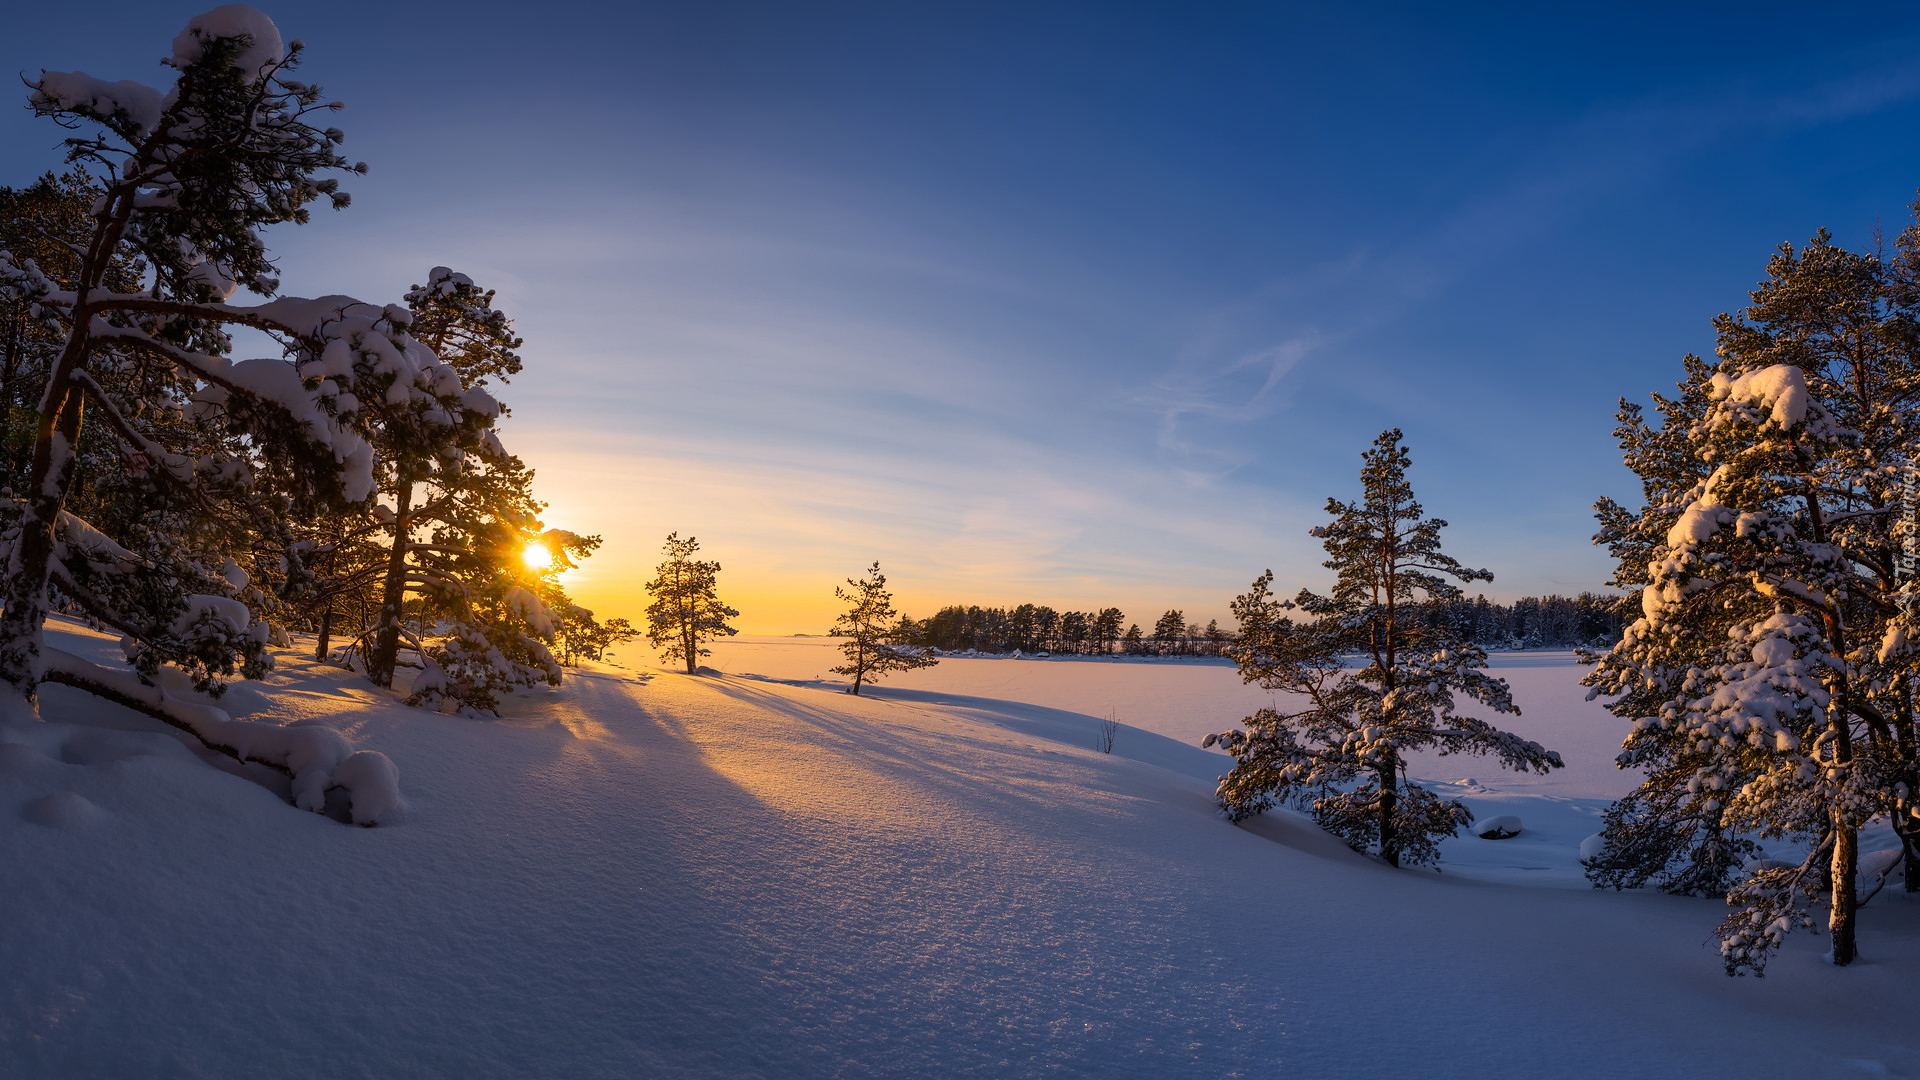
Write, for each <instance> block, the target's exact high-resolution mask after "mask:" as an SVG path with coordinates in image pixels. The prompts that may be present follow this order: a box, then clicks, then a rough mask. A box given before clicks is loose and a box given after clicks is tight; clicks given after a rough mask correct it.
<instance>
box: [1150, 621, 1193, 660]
mask: <svg viewBox="0 0 1920 1080" xmlns="http://www.w3.org/2000/svg"><path fill="white" fill-rule="evenodd" d="M1186 636H1187V616H1186V615H1185V614H1184V613H1182V612H1179V611H1169V612H1167V613H1166V614H1164V615H1162V616H1160V621H1158V622H1156V623H1154V624H1153V647H1154V651H1156V652H1158V653H1159V654H1160V655H1161V656H1172V655H1174V654H1175V653H1178V652H1184V651H1185V650H1184V649H1182V648H1181V646H1182V645H1184V644H1185V642H1186Z"/></svg>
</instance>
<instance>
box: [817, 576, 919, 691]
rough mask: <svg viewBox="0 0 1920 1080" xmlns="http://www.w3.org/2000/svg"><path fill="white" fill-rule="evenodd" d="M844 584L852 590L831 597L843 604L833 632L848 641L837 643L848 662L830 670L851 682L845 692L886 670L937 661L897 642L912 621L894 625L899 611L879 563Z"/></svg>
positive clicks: (857, 689)
mask: <svg viewBox="0 0 1920 1080" xmlns="http://www.w3.org/2000/svg"><path fill="white" fill-rule="evenodd" d="M847 584H848V585H849V586H851V588H847V589H841V588H836V589H834V590H833V595H835V596H837V597H839V598H840V599H841V600H843V601H845V602H846V604H847V610H846V611H845V612H843V613H841V615H840V617H839V618H838V619H835V620H834V623H833V630H832V633H833V634H835V635H836V636H839V637H844V638H846V639H847V640H846V641H844V642H842V643H841V644H840V651H841V652H843V653H845V654H846V656H847V662H846V664H844V665H842V666H841V667H837V668H833V669H831V670H832V671H833V673H834V674H835V675H845V676H846V677H847V678H849V679H852V680H853V685H852V686H849V687H847V693H849V694H858V693H859V692H860V687H861V685H862V684H864V683H868V682H872V681H874V680H876V679H878V678H879V677H880V676H881V675H884V674H886V673H887V672H889V671H912V670H913V669H915V668H924V667H932V666H933V665H935V664H937V663H939V662H940V661H938V660H935V659H934V658H933V657H931V656H928V655H926V653H925V652H923V651H922V650H920V649H918V648H915V647H914V646H912V645H909V644H906V643H903V642H901V641H900V640H899V638H898V636H897V635H898V633H899V631H900V630H901V628H902V626H903V624H905V623H910V622H911V620H902V621H901V622H895V620H896V619H898V618H899V612H897V611H894V610H893V594H892V593H890V592H888V591H887V576H886V575H885V574H882V573H881V572H880V563H879V562H878V561H875V562H874V564H873V565H872V566H870V567H868V568H867V576H866V577H864V578H848V579H847Z"/></svg>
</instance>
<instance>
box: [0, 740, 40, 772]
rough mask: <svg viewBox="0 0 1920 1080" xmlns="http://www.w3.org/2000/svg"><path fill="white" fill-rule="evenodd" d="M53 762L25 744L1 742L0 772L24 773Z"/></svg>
mask: <svg viewBox="0 0 1920 1080" xmlns="http://www.w3.org/2000/svg"><path fill="white" fill-rule="evenodd" d="M51 760H53V759H51V758H49V757H47V755H45V754H43V753H41V752H40V751H38V750H35V749H34V748H33V747H31V746H27V745H25V744H23V743H16V742H0V772H8V773H23V772H26V771H28V770H29V769H34V768H38V767H39V766H41V765H45V764H47V763H48V762H49V761H51Z"/></svg>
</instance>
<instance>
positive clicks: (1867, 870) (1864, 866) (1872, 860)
mask: <svg viewBox="0 0 1920 1080" xmlns="http://www.w3.org/2000/svg"><path fill="white" fill-rule="evenodd" d="M1902 854H1904V852H1902V851H1901V850H1900V849H1899V848H1884V849H1882V850H1880V851H1869V852H1867V853H1866V854H1865V855H1862V856H1860V879H1861V880H1862V881H1872V880H1874V879H1876V878H1883V877H1886V876H1888V875H1889V874H1892V873H1893V871H1894V870H1895V869H1896V868H1897V867H1898V866H1899V865H1900V856H1901V855H1902Z"/></svg>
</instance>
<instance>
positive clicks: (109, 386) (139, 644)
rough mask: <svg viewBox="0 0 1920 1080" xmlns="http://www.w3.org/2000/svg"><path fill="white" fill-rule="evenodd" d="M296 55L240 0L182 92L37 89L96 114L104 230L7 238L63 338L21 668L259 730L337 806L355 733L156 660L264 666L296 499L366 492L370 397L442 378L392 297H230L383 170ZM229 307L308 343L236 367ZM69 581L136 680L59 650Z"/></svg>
mask: <svg viewBox="0 0 1920 1080" xmlns="http://www.w3.org/2000/svg"><path fill="white" fill-rule="evenodd" d="M298 53H299V45H298V43H295V44H294V45H293V46H292V47H290V48H288V49H286V50H282V48H281V47H280V40H279V33H278V31H277V30H276V29H275V28H274V26H273V24H272V23H271V22H270V21H269V20H267V19H266V17H265V16H263V15H261V14H260V13H259V12H257V11H254V10H253V9H251V8H247V7H244V6H241V5H231V6H228V7H224V8H220V9H217V10H216V11H213V12H209V13H207V14H206V15H202V16H198V17H196V18H195V19H193V20H192V21H191V22H189V24H188V28H187V30H186V31H185V32H183V33H182V34H181V35H180V36H179V37H178V38H176V39H175V42H174V52H173V56H172V57H171V59H169V60H168V61H166V63H168V64H169V66H171V67H173V68H174V69H175V70H176V71H177V73H178V75H177V79H176V81H175V84H174V86H173V87H172V89H171V91H170V92H168V93H164V94H163V93H162V92H161V91H160V90H158V89H155V88H152V87H146V86H142V85H140V84H138V83H134V82H113V83H109V82H106V81H104V80H100V79H95V78H93V77H91V76H88V75H85V74H82V73H79V72H51V71H49V72H43V73H42V74H41V76H40V78H39V79H38V80H36V81H33V82H32V84H31V85H32V86H33V91H34V92H33V95H32V98H31V104H32V107H33V108H34V110H35V111H36V112H38V113H39V114H40V115H42V116H46V117H49V118H51V119H52V120H54V121H55V122H56V123H59V124H61V125H62V126H64V127H66V128H68V129H70V130H73V131H75V132H76V134H75V135H74V136H73V137H71V138H69V139H68V140H67V147H68V155H67V156H68V161H69V163H70V164H72V165H74V166H75V167H76V168H77V169H78V173H77V178H76V179H74V180H73V183H74V184H76V185H78V186H79V187H82V188H86V189H88V190H90V191H91V192H93V193H95V195H94V198H93V200H92V202H91V204H90V206H89V213H88V215H87V220H86V235H85V236H84V237H83V238H82V239H81V242H80V243H78V244H77V245H73V246H70V247H68V249H67V250H68V252H69V253H70V254H73V255H77V256H78V257H77V259H72V258H68V257H67V256H65V255H61V256H55V257H50V258H49V260H48V264H47V265H46V266H44V267H43V266H42V265H41V263H40V261H39V260H38V259H37V258H35V257H33V256H31V255H27V254H20V253H12V252H9V253H4V254H0V302H4V303H5V304H6V305H7V307H8V309H9V310H10V311H12V312H14V313H16V314H17V313H18V312H19V311H21V310H22V309H23V308H24V310H25V311H26V312H27V313H28V315H29V316H30V317H31V318H32V319H33V320H35V322H36V326H35V327H34V334H35V335H36V336H37V337H38V339H39V340H41V341H51V342H57V343H58V344H57V351H54V352H51V353H49V354H47V355H46V356H45V363H44V364H37V365H34V367H35V370H34V371H33V376H34V378H35V380H36V381H37V382H38V386H37V387H36V388H35V390H34V391H33V392H32V394H31V396H32V398H33V399H34V400H36V401H37V402H38V406H37V408H35V409H34V410H33V415H32V418H31V423H32V432H31V437H30V438H31V446H32V451H31V456H30V457H29V459H28V460H27V462H26V464H25V468H24V476H23V478H22V480H23V482H22V483H20V484H19V486H18V487H17V488H16V489H15V490H16V491H17V492H19V493H20V495H21V498H20V499H19V500H18V501H17V502H13V503H11V504H9V505H8V506H7V507H6V508H5V511H4V512H5V515H6V519H7V520H6V532H5V535H4V540H3V541H0V543H3V544H4V549H5V550H4V555H5V561H6V567H7V573H6V575H5V581H4V607H5V610H4V613H3V614H0V680H3V681H4V682H5V683H7V684H9V686H10V691H11V695H13V696H15V697H16V700H17V699H27V700H29V701H30V700H31V699H32V698H33V697H34V696H35V694H36V692H37V689H38V687H39V685H40V684H41V683H42V682H46V681H50V680H51V681H57V682H63V683H66V684H68V685H71V686H76V687H79V688H81V689H85V690H88V691H91V692H93V693H96V694H100V695H102V696H106V697H109V698H111V699H113V700H115V701H119V702H122V703H123V704H128V705H130V706H132V707H135V708H139V709H143V710H145V711H147V712H150V713H152V714H154V715H156V716H159V717H160V718H162V719H165V720H167V721H168V722H170V723H174V724H176V725H177V726H181V727H184V728H186V729H188V730H191V731H193V732H194V733H195V734H196V735H198V736H199V737H200V738H201V739H202V740H203V741H206V742H208V743H209V744H211V745H216V746H226V747H227V748H229V749H231V747H232V742H231V741H232V740H233V739H242V740H251V741H253V745H255V746H256V748H257V749H256V752H254V754H253V756H255V757H264V758H265V759H266V760H269V761H274V762H277V763H279V764H281V765H282V766H283V767H285V768H288V769H289V771H293V769H294V766H293V765H291V764H289V762H295V761H300V760H307V761H309V762H312V763H314V764H312V765H311V767H308V768H304V769H303V770H302V771H300V772H298V773H296V775H295V776H294V794H295V798H296V801H297V802H298V803H299V804H300V805H301V806H303V807H307V808H311V809H318V808H319V807H320V806H321V804H322V803H323V802H324V792H325V790H326V788H327V786H328V785H330V784H336V783H338V784H339V785H341V786H351V785H348V784H347V783H346V781H345V780H344V779H342V777H343V776H345V775H347V773H352V772H354V770H347V773H337V772H336V770H335V766H336V765H340V766H343V767H344V763H345V761H346V760H350V759H344V758H343V757H342V755H343V754H344V744H343V743H341V742H340V740H338V739H337V737H336V738H334V739H333V740H332V743H331V744H329V745H328V746H326V747H322V746H321V745H320V743H321V742H322V741H324V740H321V739H320V738H319V735H318V733H317V732H315V731H305V732H303V731H302V730H301V729H272V731H271V732H269V731H268V730H266V729H264V728H263V726H262V725H247V724H236V722H234V721H232V720H229V719H225V718H223V717H220V716H218V715H217V714H216V713H214V712H213V711H210V710H200V711H195V710H193V709H191V708H183V707H182V706H181V704H180V703H178V702H176V701H174V700H173V699H170V698H169V697H168V696H167V694H166V693H164V692H163V691H161V690H160V689H159V688H158V686H156V685H155V682H154V678H153V677H154V676H155V675H156V674H157V672H158V669H159V668H160V666H162V665H173V666H175V667H177V668H180V669H182V670H184V671H185V672H187V673H188V675H189V676H190V677H192V679H193V680H194V682H195V683H196V685H198V686H199V687H201V688H203V689H205V690H208V691H210V692H218V691H219V689H220V688H221V686H222V680H224V679H225V678H227V677H230V676H232V675H234V674H239V675H242V676H252V675H257V674H259V673H261V672H262V671H264V670H265V669H266V667H267V666H268V664H269V658H268V657H267V656H266V654H265V652H264V646H265V644H266V642H267V641H268V640H270V639H272V638H273V637H274V636H275V634H276V631H275V628H274V626H273V625H272V624H271V623H270V622H269V621H268V620H267V619H266V618H264V617H262V616H263V614H264V613H265V612H267V611H268V610H270V609H271V607H272V605H273V603H274V596H273V594H272V592H271V591H270V590H263V589H262V588H261V587H260V585H259V584H258V583H257V581H256V579H259V578H261V577H262V575H260V574H258V573H256V572H249V570H248V569H247V568H246V566H247V564H253V565H254V567H255V570H256V571H257V570H259V569H260V566H259V556H260V555H261V554H262V552H260V551H259V550H258V549H259V546H260V545H261V543H262V542H263V541H272V542H274V543H279V542H281V541H283V540H284V541H287V542H289V543H290V542H292V541H291V539H290V538H288V537H286V536H285V535H284V532H285V529H284V524H285V522H286V520H287V519H288V518H289V517H290V516H291V515H292V514H294V513H296V512H299V513H304V512H307V511H310V510H311V509H312V508H314V507H318V506H328V507H332V508H335V509H344V508H346V507H349V506H351V505H352V504H355V503H360V502H362V501H363V500H365V499H366V497H367V496H368V495H369V494H370V493H371V489H372V477H371V453H370V448H369V443H368V438H369V436H370V434H371V428H372V426H373V424H374V416H373V413H372V410H370V409H368V408H367V407H366V406H365V403H368V402H374V401H383V400H393V401H404V400H410V399H412V398H413V397H414V396H415V394H416V393H418V392H422V391H420V390H418V389H417V388H420V387H422V386H423V385H428V384H430V382H431V379H432V376H433V369H434V364H435V361H434V358H433V356H432V353H431V351H430V350H428V349H426V348H425V347H424V346H422V345H420V344H419V343H418V342H417V341H414V340H413V339H412V338H411V337H409V336H408V335H407V333H406V329H405V326H406V319H405V317H404V314H403V313H400V312H399V310H398V309H396V308H393V307H381V306H378V305H371V304H364V303H361V302H359V301H356V300H352V299H350V298H346V297H338V296H336V297H328V298H324V299H321V300H303V299H299V298H294V297H285V298H281V299H278V300H273V301H270V302H268V303H263V304H258V305H254V306H239V305H234V304H230V303H227V301H228V299H229V298H230V297H231V296H232V294H233V293H234V292H235V291H236V290H238V289H241V288H245V289H247V290H249V291H251V292H253V293H255V294H258V295H261V296H272V295H273V293H274V292H275V291H276V290H277V288H278V282H277V280H276V278H275V276H274V268H273V265H272V264H271V262H270V261H269V259H268V257H267V254H266V248H265V245H264V242H263V240H262V237H261V232H262V230H263V229H264V228H265V227H267V226H269V225H273V224H277V223H281V222H289V221H291V222H305V221H306V220H307V219H308V214H309V211H308V207H309V205H310V204H312V203H314V202H316V201H321V200H325V201H328V202H331V203H332V205H333V206H334V207H336V208H339V207H343V206H345V205H346V202H347V198H346V196H345V194H344V193H341V192H340V191H339V189H338V181H337V180H334V179H321V178H320V175H321V174H323V173H325V172H328V171H331V170H339V171H348V172H355V171H360V170H361V169H363V168H364V167H363V166H349V165H348V163H347V162H346V161H345V159H343V158H341V157H340V156H339V155H338V154H337V153H336V152H335V151H334V146H335V145H336V144H338V143H339V142H340V139H341V134H340V132H339V131H337V130H334V129H330V128H329V129H322V128H319V127H317V126H315V125H314V124H313V123H312V122H311V118H312V115H313V114H314V113H315V112H316V111H320V110H325V109H328V108H332V107H336V106H333V105H329V104H325V103H323V101H322V97H321V94H320V91H319V90H318V88H316V87H313V86H310V85H307V84H305V83H301V82H297V81H295V80H294V79H293V78H291V74H292V71H293V69H294V67H295V66H296V64H297V61H298ZM135 272H137V273H138V274H139V275H140V280H133V276H134V274H135ZM143 283H144V287H143ZM232 326H244V327H250V328H253V329H256V330H260V331H264V332H266V333H267V334H269V335H272V336H274V337H276V338H277V339H278V340H279V341H280V342H281V343H282V345H283V346H284V347H285V353H286V355H285V356H284V357H279V358H265V359H252V360H241V361H238V362H236V361H235V360H233V359H232V358H231V357H230V356H229V355H228V354H229V353H230V351H231V339H230V338H229V336H228V333H227V328H228V327H232ZM21 374H22V371H21V369H20V368H19V367H18V366H16V367H15V368H14V370H13V372H12V375H13V376H14V377H15V378H18V377H19V376H20V375H21ZM422 379H425V380H427V383H426V384H423V383H422V381H421V380H422ZM28 396H29V395H27V394H25V393H22V394H20V396H19V398H18V399H17V400H22V401H24V400H25V399H26V398H27V397H28ZM87 419H93V420H95V421H96V423H94V424H87V423H85V422H84V421H85V420H87ZM83 512H84V513H90V514H92V515H93V517H94V519H96V520H88V519H87V518H85V517H83V516H82V513H83ZM103 527H104V529H107V530H112V531H111V532H108V531H103ZM56 599H58V600H59V601H60V602H62V603H68V604H72V605H75V606H76V607H77V608H78V609H80V610H83V611H85V612H86V614H87V615H88V616H89V617H90V618H92V619H94V620H96V621H97V622H98V623H100V624H102V625H106V626H110V627H113V628H114V629H115V630H117V631H119V632H120V633H121V634H122V635H123V640H124V642H125V645H126V648H127V652H128V655H129V658H130V659H131V660H132V662H133V664H134V667H135V671H136V673H137V677H129V676H126V675H125V673H123V672H120V671H117V670H114V669H111V668H104V667H100V666H98V665H94V664H90V663H87V662H86V661H83V660H81V659H79V658H77V657H74V656H71V655H69V654H65V653H62V652H61V651H59V650H57V649H54V648H52V647H51V646H49V645H47V644H46V642H45V638H44V635H43V626H44V623H45V620H46V617H47V614H48V612H49V611H50V609H51V607H52V605H53V603H54V602H55V600H56ZM243 731H244V734H241V732H243ZM275 732H277V733H278V734H274V733H275ZM223 740H226V741H224V742H223ZM261 750H264V752H259V751H261ZM310 752H311V754H312V755H313V756H311V757H308V758H302V757H301V755H302V754H306V753H310ZM357 768H359V772H360V774H362V775H364V774H366V773H367V772H368V767H365V766H362V767H357ZM371 771H373V772H377V773H380V774H381V775H382V776H385V777H387V778H388V779H390V778H391V775H392V772H391V766H390V765H383V766H381V767H378V768H373V769H372V770H371ZM358 805H360V804H359V802H358V801H357V796H356V806H358ZM359 813H360V811H359V810H356V815H357V816H358V815H359Z"/></svg>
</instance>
